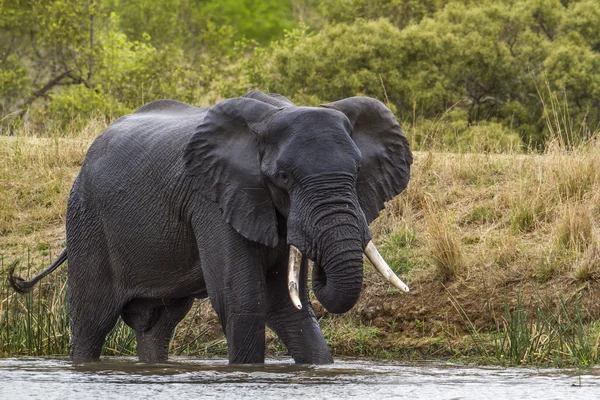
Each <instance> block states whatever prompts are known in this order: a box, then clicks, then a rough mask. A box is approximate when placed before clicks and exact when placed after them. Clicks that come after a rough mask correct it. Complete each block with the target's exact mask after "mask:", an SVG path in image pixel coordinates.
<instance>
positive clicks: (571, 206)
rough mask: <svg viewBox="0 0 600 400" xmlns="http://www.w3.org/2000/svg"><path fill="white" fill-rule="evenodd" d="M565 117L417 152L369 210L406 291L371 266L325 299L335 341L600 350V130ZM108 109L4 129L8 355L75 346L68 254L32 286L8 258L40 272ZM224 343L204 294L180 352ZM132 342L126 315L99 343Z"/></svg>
mask: <svg viewBox="0 0 600 400" xmlns="http://www.w3.org/2000/svg"><path fill="white" fill-rule="evenodd" d="M559 112H560V109H558V108H557V109H556V110H555V112H554V114H556V113H559ZM554 114H552V115H554ZM549 115H550V114H549ZM561 118H562V117H561ZM562 120H564V118H562V119H559V122H560V124H559V126H558V128H556V129H554V132H555V133H554V134H555V137H556V140H554V141H553V142H552V143H550V145H549V146H548V149H547V150H546V151H545V152H544V153H530V154H523V153H522V152H521V150H518V151H516V152H514V153H513V152H507V153H503V154H490V153H482V154H472V153H452V152H444V151H437V152H415V163H414V167H413V170H412V177H411V182H410V184H409V187H408V188H407V190H406V191H405V192H404V193H403V194H402V195H401V196H398V197H396V198H395V199H393V200H392V201H390V202H389V203H388V206H387V208H386V209H385V210H384V211H383V212H382V214H381V216H380V217H379V218H378V219H377V220H376V221H374V223H373V224H372V225H371V231H372V232H373V235H374V240H375V242H376V243H377V244H378V246H379V248H380V251H381V252H382V254H383V255H384V257H385V258H386V259H387V261H388V262H389V264H390V266H391V267H392V269H393V270H394V271H395V272H396V273H398V274H399V275H400V276H401V278H402V279H403V280H404V281H405V282H407V283H408V285H409V286H410V287H411V293H410V294H398V292H397V291H395V290H390V289H389V286H388V285H387V284H386V283H383V282H381V280H380V278H379V277H378V275H377V274H375V273H374V272H373V271H372V269H370V268H366V276H365V284H364V290H363V294H362V296H361V299H360V301H359V303H358V304H357V306H356V307H355V308H354V309H353V310H352V311H351V312H350V313H348V314H347V315H345V316H343V317H339V316H333V315H331V314H328V313H327V312H325V311H323V310H322V309H320V308H319V307H318V306H317V307H316V311H317V315H318V316H319V318H320V322H321V326H322V327H323V330H324V332H325V334H326V337H327V340H328V342H329V345H330V347H331V348H332V351H333V352H334V354H335V355H337V356H339V355H353V356H365V357H392V358H393V357H404V358H406V357H427V358H430V357H456V356H457V355H460V356H477V355H479V356H481V357H485V358H486V359H487V360H491V362H504V363H506V362H510V363H512V364H521V363H525V364H530V363H531V364H548V363H550V364H554V365H560V364H580V365H582V364H589V363H597V362H598V358H597V357H598V355H597V347H598V332H599V331H600V327H599V326H598V322H597V317H598V316H599V315H600V304H599V303H598V301H597V299H598V298H599V297H600V250H599V246H600V244H599V243H600V143H598V142H593V141H590V142H588V143H586V144H585V145H575V144H574V143H572V142H569V143H566V142H565V140H566V139H565V140H563V139H560V138H564V137H571V136H573V135H572V134H571V135H567V134H565V133H564V132H563V131H560V132H559V129H562V130H564V129H568V128H569V124H566V123H563V122H561V121H562ZM104 124H105V122H104V121H100V120H98V121H90V122H89V124H87V125H86V127H85V129H84V130H83V133H80V132H79V131H77V132H75V131H73V132H62V133H60V134H59V133H58V132H53V133H51V135H50V136H48V135H47V134H46V133H39V132H35V131H29V130H27V129H23V130H22V131H20V132H16V133H17V134H16V136H10V137H8V136H0V257H1V259H2V269H1V271H0V354H3V355H22V354H31V355H43V354H66V352H67V351H68V343H69V323H68V318H67V310H66V303H65V297H64V296H65V279H66V278H65V269H64V268H63V269H61V270H59V271H57V272H58V273H57V274H55V275H54V276H51V277H48V278H47V279H46V280H45V281H43V282H42V283H41V284H40V285H39V286H38V287H37V288H36V289H35V291H34V292H33V293H32V294H29V295H26V296H20V295H16V294H14V293H12V292H11V291H10V290H9V288H8V287H7V284H6V277H5V273H4V271H5V267H6V266H7V265H9V264H10V263H11V262H13V260H17V259H18V260H20V262H21V265H22V266H23V271H22V274H23V275H27V276H32V275H33V274H34V273H35V272H36V271H39V270H41V269H42V268H44V267H46V266H47V265H48V264H49V263H50V262H51V260H52V259H53V256H56V255H57V254H59V252H60V251H61V249H62V248H63V247H64V240H65V237H64V214H65V207H66V200H67V197H68V193H69V190H70V186H71V184H72V182H73V180H74V178H75V176H76V174H77V171H78V169H79V167H80V165H81V162H82V160H83V157H84V154H85V151H86V150H87V148H88V146H89V144H90V143H91V141H92V138H93V137H95V136H96V135H97V134H98V133H99V132H100V131H101V130H102V128H103V126H104ZM555 125H556V124H553V126H555ZM73 129H74V128H73ZM436 129H437V128H436ZM569 140H571V139H569ZM542 299H543V300H542ZM267 339H268V344H269V346H268V347H269V351H270V352H271V354H284V353H285V349H284V348H283V346H282V345H281V343H280V342H279V341H278V340H277V339H276V338H275V337H274V335H273V334H272V333H268V335H267ZM226 349H227V348H226V343H225V340H224V337H223V335H222V333H221V331H220V326H219V323H218V320H217V319H216V316H215V314H214V312H213V311H212V310H211V308H210V305H209V304H208V303H206V302H205V303H202V304H196V305H194V308H193V309H192V311H191V312H190V313H189V314H188V316H187V317H186V318H185V320H184V321H183V322H182V323H181V324H180V325H179V326H178V329H177V332H176V334H175V337H174V338H173V341H172V346H171V352H172V353H174V354H221V355H222V354H225V353H226ZM134 351H135V340H134V336H133V334H132V332H131V330H130V329H129V328H128V327H126V326H125V325H123V324H122V323H120V324H119V325H117V326H116V327H115V329H114V330H113V332H111V334H110V337H109V338H108V340H107V342H106V346H105V348H104V354H111V355H129V354H133V353H134ZM507 360H508V361H507Z"/></svg>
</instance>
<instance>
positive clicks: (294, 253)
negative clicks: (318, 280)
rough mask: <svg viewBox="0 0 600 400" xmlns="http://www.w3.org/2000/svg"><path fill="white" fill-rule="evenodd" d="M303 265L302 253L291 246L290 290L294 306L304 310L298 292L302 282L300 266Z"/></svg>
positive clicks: (289, 264) (289, 266)
mask: <svg viewBox="0 0 600 400" xmlns="http://www.w3.org/2000/svg"><path fill="white" fill-rule="evenodd" d="M301 263H302V252H301V251H300V250H298V248H297V247H295V246H292V245H290V259H289V263H288V290H289V292H290V299H291V300H292V304H293V305H294V306H295V307H296V308H297V309H298V310H302V302H301V301H300V295H299V292H298V282H299V281H300V264H301Z"/></svg>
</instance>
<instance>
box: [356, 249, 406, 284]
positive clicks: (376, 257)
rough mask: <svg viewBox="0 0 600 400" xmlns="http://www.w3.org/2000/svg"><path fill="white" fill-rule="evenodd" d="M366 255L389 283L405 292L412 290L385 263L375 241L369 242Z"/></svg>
mask: <svg viewBox="0 0 600 400" xmlns="http://www.w3.org/2000/svg"><path fill="white" fill-rule="evenodd" d="M365 255H366V256H367V258H368V259H369V261H371V264H373V266H374V267H375V268H377V271H379V273H380V274H381V275H383V277H384V278H385V279H387V280H388V282H390V283H391V284H392V285H394V286H395V287H397V288H398V289H400V290H403V291H405V292H408V291H409V290H410V289H408V286H406V284H405V283H404V282H402V281H401V280H400V278H398V277H397V276H396V274H395V273H394V271H392V269H391V268H390V267H389V265H388V264H387V263H386V262H385V260H384V259H383V257H381V254H379V251H377V247H375V244H373V241H369V244H367V248H366V249H365Z"/></svg>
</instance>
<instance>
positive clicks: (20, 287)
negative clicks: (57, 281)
mask: <svg viewBox="0 0 600 400" xmlns="http://www.w3.org/2000/svg"><path fill="white" fill-rule="evenodd" d="M66 260H67V249H64V250H63V251H62V253H60V256H58V258H57V259H56V261H54V262H53V263H52V265H51V266H50V267H48V268H47V269H45V270H44V271H43V272H42V273H40V274H39V275H38V276H36V277H35V278H33V279H31V280H29V281H26V280H23V278H20V277H18V276H16V275H15V274H14V272H15V268H16V267H17V264H18V263H19V262H18V261H15V262H13V263H12V264H11V265H10V267H8V282H10V286H11V287H12V288H13V289H14V290H15V292H18V293H27V292H30V291H31V289H33V287H34V286H35V284H36V283H38V282H39V281H41V280H42V279H43V278H44V277H45V276H46V275H49V274H51V273H52V271H54V270H55V269H56V268H58V267H59V266H60V265H61V264H62V263H64V262H65V261H66Z"/></svg>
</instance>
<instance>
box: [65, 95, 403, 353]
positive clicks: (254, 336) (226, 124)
mask: <svg viewBox="0 0 600 400" xmlns="http://www.w3.org/2000/svg"><path fill="white" fill-rule="evenodd" d="M411 162H412V155H411V152H410V149H409V147H408V143H407V141H406V138H405V137H404V135H403V134H402V131H401V129H400V126H399V125H398V123H397V122H396V120H395V119H394V117H393V115H392V113H391V112H390V111H389V110H388V109H387V108H386V107H385V106H384V105H383V104H381V103H380V102H378V101H376V100H374V99H369V98H364V97H355V98H349V99H345V100H341V101H338V102H335V103H331V104H327V105H324V106H323V107H322V108H309V107H297V106H295V105H294V104H293V103H291V102H290V101H289V100H287V99H285V98H284V97H282V96H279V95H271V96H268V95H265V94H263V93H261V92H256V91H254V92H250V93H248V94H246V95H245V96H244V97H241V98H236V99H230V100H226V101H223V102H221V103H219V104H217V105H216V106H214V107H212V108H209V109H203V108H196V107H192V106H189V105H186V104H183V103H180V102H176V101H171V100H158V101H154V102H152V103H150V104H147V105H145V106H144V107H142V108H141V109H139V110H138V111H136V112H135V113H133V114H131V115H127V116H125V117H122V118H120V119H119V120H117V121H116V122H115V123H114V124H112V125H111V126H109V127H108V128H107V129H106V131H105V132H104V133H102V135H100V136H99V137H98V138H97V139H96V140H95V141H94V143H93V144H92V145H91V147H90V149H89V151H88V153H87V156H86V158H85V162H84V163H83V166H82V168H81V171H80V173H79V175H78V177H77V179H76V181H75V184H74V185H73V189H72V190H71V194H70V198H69V202H68V209H67V249H66V254H65V255H67V256H68V260H69V271H68V274H69V308H70V316H71V328H72V342H71V356H72V358H73V359H75V360H90V359H97V358H98V357H99V356H100V351H101V349H102V345H103V343H104V340H105V336H106V334H107V333H108V332H109V331H110V329H111V328H112V327H113V326H114V325H115V323H116V321H117V319H118V318H119V316H121V317H122V318H123V320H124V321H125V322H126V323H127V324H128V325H129V326H131V327H132V328H133V329H134V330H135V332H136V337H137V351H138V356H139V358H140V360H145V361H160V360H165V359H166V358H167V352H168V345H169V340H170V338H171V335H172V333H173V330H174V328H175V326H176V325H177V323H178V322H179V321H180V320H181V319H182V318H183V317H184V316H185V314H186V313H187V312H188V310H189V309H190V307H191V305H192V302H193V299H195V298H204V297H206V296H208V297H210V300H211V302H212V305H213V307H214V309H215V310H216V312H217V314H218V316H219V319H220V321H221V324H222V327H223V330H224V332H225V334H226V336H227V343H228V349H229V361H230V363H262V362H264V351H265V324H266V325H267V326H269V327H270V328H271V329H273V330H274V331H275V332H276V334H277V335H278V336H279V338H280V339H281V340H282V341H283V343H284V344H285V346H286V347H287V349H288V350H289V352H290V354H291V356H292V357H293V358H294V360H295V361H296V362H298V363H315V364H317V363H330V362H332V357H331V355H330V353H329V350H328V348H327V345H326V344H325V340H324V339H323V334H322V332H321V330H320V328H319V324H318V322H317V320H316V318H315V314H314V312H313V310H312V307H311V305H310V302H309V300H308V288H307V285H306V283H307V262H306V259H307V257H310V259H312V260H314V262H315V266H314V268H313V290H314V292H315V295H316V296H317V298H318V299H319V301H320V302H321V303H322V304H323V306H324V307H325V308H326V309H328V310H329V311H331V312H334V313H343V312H346V311H348V310H349V309H350V308H351V307H352V306H353V305H354V304H355V303H356V301H357V300H358V298H359V295H360V291H361V286H362V279H363V256H362V255H363V250H364V247H365V245H366V244H367V243H368V241H369V240H370V239H371V234H370V232H369V229H368V223H370V222H371V221H372V220H373V219H374V218H375V217H376V216H377V215H378V213H379V211H380V210H381V209H382V208H383V202H384V201H386V200H389V199H391V198H392V197H393V196H395V195H396V194H398V193H399V192H401V191H402V190H403V189H404V188H405V187H406V185H407V183H408V179H409V170H410V164H411ZM290 244H292V245H295V246H296V247H298V248H299V249H300V250H301V251H302V253H303V254H304V257H303V263H302V267H301V282H300V298H301V301H302V304H303V308H302V309H301V310H298V309H296V308H295V307H294V306H293V305H292V303H291V301H290V300H289V296H288V290H287V260H288V245H290Z"/></svg>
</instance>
